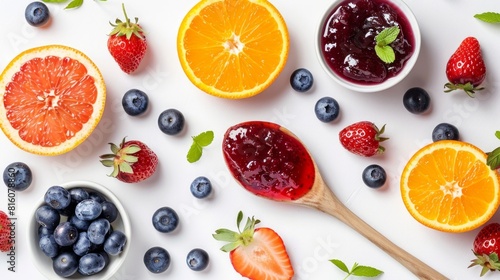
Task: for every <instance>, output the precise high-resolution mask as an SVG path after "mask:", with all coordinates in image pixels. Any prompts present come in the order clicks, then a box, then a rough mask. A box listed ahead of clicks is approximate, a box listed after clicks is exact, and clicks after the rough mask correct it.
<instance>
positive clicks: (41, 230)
mask: <svg viewBox="0 0 500 280" xmlns="http://www.w3.org/2000/svg"><path fill="white" fill-rule="evenodd" d="M53 233H54V229H53V228H52V229H50V228H48V227H44V226H39V227H38V238H42V237H44V236H47V235H51V234H53Z"/></svg>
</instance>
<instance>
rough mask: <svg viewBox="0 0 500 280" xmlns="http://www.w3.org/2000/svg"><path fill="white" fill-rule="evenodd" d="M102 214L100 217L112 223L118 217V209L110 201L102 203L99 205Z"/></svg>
mask: <svg viewBox="0 0 500 280" xmlns="http://www.w3.org/2000/svg"><path fill="white" fill-rule="evenodd" d="M101 207H102V212H101V215H100V217H101V218H104V219H106V220H108V221H109V222H110V223H112V222H114V221H115V220H116V218H117V217H118V209H117V208H116V205H115V204H114V203H113V202H111V201H104V202H103V203H101Z"/></svg>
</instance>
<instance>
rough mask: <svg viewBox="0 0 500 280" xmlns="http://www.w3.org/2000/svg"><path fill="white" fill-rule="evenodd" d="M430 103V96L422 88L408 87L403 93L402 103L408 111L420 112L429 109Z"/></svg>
mask: <svg viewBox="0 0 500 280" xmlns="http://www.w3.org/2000/svg"><path fill="white" fill-rule="evenodd" d="M430 104H431V97H430V96H429V94H428V93H427V91H425V90H424V89H423V88H419V87H413V88H410V89H408V90H407V91H406V92H405V94H404V95H403V105H404V106H405V108H406V110H408V111H409V112H410V113H413V114H421V113H423V112H425V111H427V109H429V105H430Z"/></svg>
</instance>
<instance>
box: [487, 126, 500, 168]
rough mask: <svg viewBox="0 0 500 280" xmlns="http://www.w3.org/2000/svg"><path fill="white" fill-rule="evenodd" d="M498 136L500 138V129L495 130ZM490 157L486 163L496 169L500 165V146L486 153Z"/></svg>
mask: <svg viewBox="0 0 500 280" xmlns="http://www.w3.org/2000/svg"><path fill="white" fill-rule="evenodd" d="M495 136H496V138H498V139H500V131H498V130H497V131H496V132H495ZM486 154H487V155H488V157H487V158H486V164H487V165H488V166H489V167H490V168H491V170H495V169H497V168H499V167H500V147H498V148H496V149H494V150H493V151H491V152H489V153H486Z"/></svg>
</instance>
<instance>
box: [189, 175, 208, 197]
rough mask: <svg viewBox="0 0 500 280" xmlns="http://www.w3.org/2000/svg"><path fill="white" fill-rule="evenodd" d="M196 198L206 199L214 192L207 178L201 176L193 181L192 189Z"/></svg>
mask: <svg viewBox="0 0 500 280" xmlns="http://www.w3.org/2000/svg"><path fill="white" fill-rule="evenodd" d="M190 190H191V193H192V194H193V195H194V197H196V198H205V197H207V196H208V195H209V194H210V193H211V192H212V183H211V182H210V180H209V179H208V178H207V177H204V176H200V177H197V178H195V179H194V180H193V182H192V183H191V187H190Z"/></svg>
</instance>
